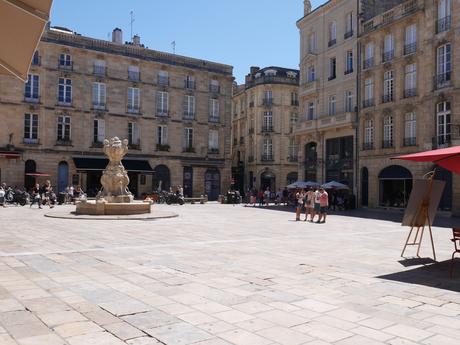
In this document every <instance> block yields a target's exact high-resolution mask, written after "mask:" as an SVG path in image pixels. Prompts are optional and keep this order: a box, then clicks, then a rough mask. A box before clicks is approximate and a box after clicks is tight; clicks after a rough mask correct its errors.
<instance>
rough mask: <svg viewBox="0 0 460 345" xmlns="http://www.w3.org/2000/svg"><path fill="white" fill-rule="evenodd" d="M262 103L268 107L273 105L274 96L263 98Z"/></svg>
mask: <svg viewBox="0 0 460 345" xmlns="http://www.w3.org/2000/svg"><path fill="white" fill-rule="evenodd" d="M262 105H264V106H266V107H271V106H272V105H273V98H264V99H262Z"/></svg>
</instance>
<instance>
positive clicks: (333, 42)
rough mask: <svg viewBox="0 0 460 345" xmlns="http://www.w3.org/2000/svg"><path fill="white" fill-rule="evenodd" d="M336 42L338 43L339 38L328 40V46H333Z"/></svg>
mask: <svg viewBox="0 0 460 345" xmlns="http://www.w3.org/2000/svg"><path fill="white" fill-rule="evenodd" d="M336 43H337V39H335V38H334V39H332V40H330V41H329V42H328V44H327V46H328V47H332V46H333V45H335V44H336Z"/></svg>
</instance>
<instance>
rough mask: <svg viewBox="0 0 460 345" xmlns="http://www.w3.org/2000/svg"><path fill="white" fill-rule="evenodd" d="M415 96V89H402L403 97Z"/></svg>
mask: <svg viewBox="0 0 460 345" xmlns="http://www.w3.org/2000/svg"><path fill="white" fill-rule="evenodd" d="M415 96H417V89H416V88H413V89H405V90H404V98H409V97H415Z"/></svg>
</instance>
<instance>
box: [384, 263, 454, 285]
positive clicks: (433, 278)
mask: <svg viewBox="0 0 460 345" xmlns="http://www.w3.org/2000/svg"><path fill="white" fill-rule="evenodd" d="M409 260H412V259H409ZM422 260H423V259H422ZM403 261H408V260H403ZM401 263H402V262H401ZM402 264H403V263H402ZM455 264H456V265H455V267H454V278H453V279H450V278H449V267H450V260H446V261H442V262H435V263H431V264H428V265H423V266H420V267H417V268H414V269H411V270H407V271H403V272H397V273H391V274H386V275H383V276H379V277H377V278H380V279H386V280H392V281H397V282H401V283H408V284H415V285H423V286H428V287H434V288H438V289H444V290H449V291H455V292H460V261H458V260H457V262H456V263H455ZM403 265H404V266H405V264H403Z"/></svg>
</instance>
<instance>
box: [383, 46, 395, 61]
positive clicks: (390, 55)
mask: <svg viewBox="0 0 460 345" xmlns="http://www.w3.org/2000/svg"><path fill="white" fill-rule="evenodd" d="M394 57H395V51H394V49H392V50H389V51H386V52H384V53H383V54H382V62H383V63H386V62H390V61H391V60H393V58H394Z"/></svg>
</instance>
